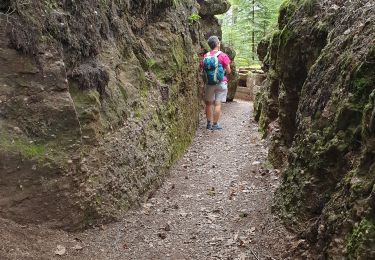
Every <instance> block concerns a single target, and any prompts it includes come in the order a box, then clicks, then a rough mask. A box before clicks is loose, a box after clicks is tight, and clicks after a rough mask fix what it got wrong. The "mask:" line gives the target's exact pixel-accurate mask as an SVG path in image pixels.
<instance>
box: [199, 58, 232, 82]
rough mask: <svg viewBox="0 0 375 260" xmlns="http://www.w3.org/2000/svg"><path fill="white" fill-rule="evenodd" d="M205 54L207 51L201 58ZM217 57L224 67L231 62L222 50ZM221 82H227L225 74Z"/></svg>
mask: <svg viewBox="0 0 375 260" xmlns="http://www.w3.org/2000/svg"><path fill="white" fill-rule="evenodd" d="M216 52H217V51H210V54H211V55H214V54H215V53H216ZM206 56H207V53H206V54H205V55H204V57H203V58H205V57H206ZM217 58H218V60H219V63H220V64H221V65H223V68H224V69H225V68H226V67H227V66H228V65H229V64H230V63H231V60H230V59H229V57H228V55H227V54H225V53H224V52H221V53H220V54H219V56H218V57H217ZM202 67H203V63H202ZM222 82H228V77H227V76H226V75H225V76H224V79H223V81H222Z"/></svg>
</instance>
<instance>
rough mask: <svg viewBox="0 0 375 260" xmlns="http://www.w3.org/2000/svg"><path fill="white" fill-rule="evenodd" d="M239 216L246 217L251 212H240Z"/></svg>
mask: <svg viewBox="0 0 375 260" xmlns="http://www.w3.org/2000/svg"><path fill="white" fill-rule="evenodd" d="M239 216H240V218H246V217H247V216H249V213H247V212H240V214H239Z"/></svg>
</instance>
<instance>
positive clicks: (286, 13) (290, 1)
mask: <svg viewBox="0 0 375 260" xmlns="http://www.w3.org/2000/svg"><path fill="white" fill-rule="evenodd" d="M301 1H303V0H286V1H284V2H283V3H282V4H281V6H280V10H279V29H280V30H282V29H283V28H284V27H285V26H286V25H287V24H288V22H289V20H290V19H291V17H292V15H293V14H294V13H295V11H296V10H297V8H298V6H299V4H300V3H301Z"/></svg>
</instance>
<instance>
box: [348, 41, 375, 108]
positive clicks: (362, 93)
mask: <svg viewBox="0 0 375 260" xmlns="http://www.w3.org/2000/svg"><path fill="white" fill-rule="evenodd" d="M374 63H375V46H373V47H372V48H371V49H370V51H369V53H368V54H367V57H366V60H365V61H364V62H363V63H362V65H361V66H360V67H359V68H358V69H357V71H356V72H355V73H354V76H353V79H352V92H353V94H354V97H355V99H356V101H359V102H362V103H363V102H367V99H368V96H369V94H370V91H372V89H373V88H374V86H375V66H374Z"/></svg>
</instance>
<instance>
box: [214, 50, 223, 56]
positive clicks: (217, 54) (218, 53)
mask: <svg viewBox="0 0 375 260" xmlns="http://www.w3.org/2000/svg"><path fill="white" fill-rule="evenodd" d="M222 53H223V52H222V51H218V52H216V53H215V56H216V57H219V55H220V54H222Z"/></svg>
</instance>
